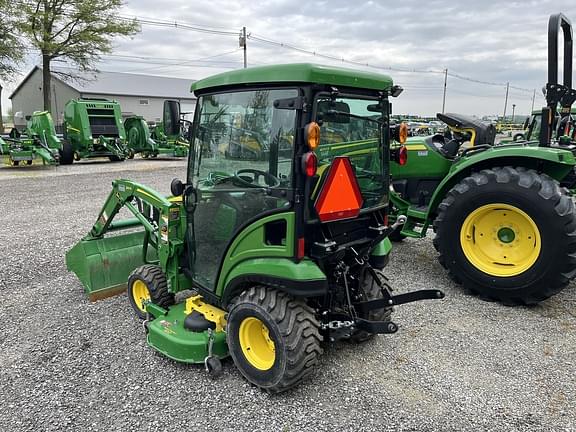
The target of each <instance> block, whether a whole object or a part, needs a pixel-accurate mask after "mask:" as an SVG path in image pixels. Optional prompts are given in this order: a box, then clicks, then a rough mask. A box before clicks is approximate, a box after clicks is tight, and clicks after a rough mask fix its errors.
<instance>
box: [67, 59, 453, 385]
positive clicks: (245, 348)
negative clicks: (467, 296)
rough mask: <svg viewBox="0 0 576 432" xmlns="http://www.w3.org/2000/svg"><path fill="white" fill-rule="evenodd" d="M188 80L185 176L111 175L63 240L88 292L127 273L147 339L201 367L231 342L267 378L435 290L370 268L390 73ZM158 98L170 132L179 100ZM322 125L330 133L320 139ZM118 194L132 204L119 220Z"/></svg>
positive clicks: (382, 189)
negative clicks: (92, 215) (150, 179)
mask: <svg viewBox="0 0 576 432" xmlns="http://www.w3.org/2000/svg"><path fill="white" fill-rule="evenodd" d="M192 90H193V91H194V94H195V96H196V97H197V98H198V103H197V106H196V111H195V115H194V121H193V124H192V125H191V127H192V130H191V132H190V133H191V135H190V136H191V143H192V146H191V152H190V155H189V160H188V169H187V174H186V180H185V182H184V183H183V182H181V181H180V180H174V181H173V182H172V184H171V191H172V195H173V196H172V197H168V198H167V197H164V196H162V195H160V194H158V193H157V192H156V191H154V190H152V189H150V188H147V187H146V186H144V185H140V184H137V183H135V182H132V181H129V180H116V181H114V182H113V186H112V192H111V193H110V195H109V197H108V200H107V201H106V203H105V205H104V207H103V208H102V210H101V212H100V214H99V216H98V218H97V221H96V223H95V224H94V226H93V227H92V230H91V231H90V232H89V234H88V235H87V236H85V237H84V238H83V239H82V240H81V241H80V242H79V243H78V244H77V245H75V246H74V247H73V248H72V249H71V250H70V251H69V252H68V253H67V255H66V262H67V266H68V269H70V270H71V271H73V272H74V273H76V275H77V276H78V278H79V279H80V281H81V282H82V284H83V285H84V287H85V291H86V293H87V294H88V295H89V296H90V298H91V299H99V298H103V297H106V296H109V295H113V294H116V293H118V292H121V291H123V290H125V289H126V287H127V291H128V300H129V303H130V305H131V307H132V308H133V309H134V311H135V312H136V314H137V315H138V316H139V317H141V318H142V319H144V320H145V328H146V331H147V341H148V344H149V345H150V346H152V347H153V348H154V349H156V350H157V351H159V352H161V353H162V354H164V355H166V356H168V357H170V358H172V359H174V360H177V361H181V362H185V363H204V364H205V366H206V368H207V369H208V370H209V371H212V372H218V371H219V370H220V367H221V366H220V359H222V358H224V357H227V356H228V355H230V356H231V357H232V359H233V360H234V363H235V365H236V366H237V368H238V369H239V371H240V372H241V373H242V375H243V376H244V377H245V378H246V379H247V380H248V381H250V382H251V383H253V384H255V385H256V386H258V387H260V388H262V389H264V390H266V391H268V392H272V393H276V392H281V391H284V390H287V389H289V388H291V387H293V386H295V385H297V384H298V383H299V382H301V381H302V380H304V379H305V378H306V377H307V376H309V374H310V373H311V371H312V369H313V367H314V366H315V365H316V364H317V363H318V359H319V356H320V355H321V354H322V352H323V343H325V342H329V341H335V340H340V339H348V340H352V341H355V342H362V341H365V340H367V339H369V338H371V337H372V336H373V335H375V334H381V333H394V332H396V331H397V329H398V326H397V325H396V324H395V323H394V322H393V321H392V319H391V313H392V307H393V306H394V305H401V304H404V303H409V302H413V301H416V300H423V299H437V298H442V297H443V294H442V292H441V291H438V290H434V289H431V290H421V291H415V292H408V293H403V294H394V293H393V292H392V288H391V287H390V285H389V283H388V280H387V279H386V277H385V276H384V273H383V270H384V267H385V265H386V261H387V255H388V252H389V251H390V243H389V241H388V239H387V236H388V234H389V233H390V232H391V231H392V230H393V229H394V226H390V225H389V224H388V216H387V213H388V194H389V186H390V184H389V178H390V176H389V173H390V171H389V159H390V157H391V156H392V157H395V154H392V155H391V153H390V143H391V142H392V141H394V140H401V141H402V140H404V139H405V135H406V128H405V126H397V127H391V126H390V123H389V120H390V107H391V104H390V98H391V97H395V96H398V95H399V94H400V92H401V88H400V87H398V86H395V85H393V83H392V80H391V79H390V78H389V77H387V76H385V75H380V74H375V73H369V72H362V71H353V70H347V69H340V68H333V67H326V66H318V65H311V64H292V65H279V66H264V67H257V68H249V69H243V70H236V71H232V72H227V73H224V74H220V75H216V76H213V77H210V78H206V79H203V80H200V81H197V82H195V83H194V84H193V85H192ZM164 112H165V119H164V124H165V125H167V129H168V130H170V131H171V132H178V127H179V126H178V125H179V122H178V118H179V115H178V112H179V105H178V103H177V102H167V106H166V109H165V110H164ZM217 113H220V114H221V115H216V114H217ZM255 113H258V114H257V115H258V117H257V118H254V115H255ZM251 125H253V126H257V127H258V128H262V127H263V126H264V127H265V128H266V130H268V135H267V136H265V137H261V138H262V139H265V140H266V142H264V145H265V146H266V148H267V149H269V150H268V151H266V152H265V153H264V156H262V154H258V155H256V154H254V153H253V152H251V151H249V149H248V148H250V146H251V145H252V144H251V142H250V140H249V139H247V138H248V137H250V136H252V134H250V133H249V132H250V131H249V130H247V129H249V128H250V127H251ZM333 125H339V126H340V129H344V130H345V136H346V138H345V141H342V140H341V139H338V140H334V141H330V140H326V139H325V138H323V136H324V133H325V132H326V130H327V129H328V128H329V127H331V126H333ZM231 131H233V132H234V133H230V132H231ZM240 132H243V133H240ZM286 137H292V138H291V139H287V138H286ZM287 143H289V148H287V146H288V144H287ZM231 149H235V151H231ZM250 155H252V156H250ZM121 209H125V210H126V212H127V213H129V214H130V215H131V216H130V217H128V218H125V219H120V216H119V212H120V210H121ZM187 290H192V291H191V292H187V293H183V294H182V296H183V297H181V296H178V297H176V294H178V293H182V292H184V291H187ZM177 299H178V300H177Z"/></svg>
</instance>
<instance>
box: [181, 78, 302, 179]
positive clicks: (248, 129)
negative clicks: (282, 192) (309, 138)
mask: <svg viewBox="0 0 576 432" xmlns="http://www.w3.org/2000/svg"><path fill="white" fill-rule="evenodd" d="M296 96H298V91H297V90H296V89H282V90H255V91H245V92H233V93H222V94H215V95H208V96H202V97H200V99H199V100H198V107H197V110H196V119H195V131H194V140H193V154H192V157H191V158H190V159H189V164H190V167H189V170H188V172H189V176H191V175H196V181H200V182H203V181H206V180H208V179H209V178H213V177H214V176H220V177H231V176H233V175H234V174H235V173H237V172H238V170H243V169H257V170H260V171H264V172H266V173H269V174H270V175H271V176H273V177H276V178H278V179H279V182H280V183H281V185H282V186H288V185H290V182H291V174H292V172H291V168H292V151H293V141H294V128H295V123H296V120H295V119H296V113H295V111H294V110H279V109H276V108H274V106H273V104H274V101H275V100H277V99H284V98H290V97H296ZM190 180H192V179H191V178H189V179H188V181H189V182H190ZM259 180H261V181H260V186H262V187H266V186H271V184H270V180H271V178H268V181H264V180H265V179H264V176H260V178H259Z"/></svg>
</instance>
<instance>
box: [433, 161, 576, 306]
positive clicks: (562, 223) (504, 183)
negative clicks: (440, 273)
mask: <svg viewBox="0 0 576 432" xmlns="http://www.w3.org/2000/svg"><path fill="white" fill-rule="evenodd" d="M434 229H435V231H436V237H435V239H434V246H435V247H436V250H437V251H438V252H439V253H440V255H439V258H438V259H439V261H440V263H441V264H442V265H443V266H444V267H445V268H446V269H447V270H448V273H449V275H450V276H451V278H452V279H453V280H454V281H456V282H458V283H461V284H462V285H463V286H464V287H465V288H467V289H468V290H469V291H471V292H472V293H474V294H477V295H479V296H480V297H481V298H483V299H485V300H491V301H493V300H497V301H500V302H502V303H504V304H506V305H517V304H525V305H530V304H536V303H538V302H540V301H542V300H545V299H547V298H548V297H550V296H553V295H554V294H557V293H558V292H560V291H561V290H562V289H563V288H564V287H565V286H566V285H567V284H568V283H569V282H570V280H571V279H572V278H573V277H574V276H575V275H576V211H575V208H574V203H573V202H572V198H571V197H570V196H569V195H568V194H567V193H566V191H565V190H564V189H563V188H560V187H559V185H558V182H557V181H555V180H553V179H552V178H550V177H548V176H547V175H546V174H539V173H537V172H536V171H534V170H528V169H525V168H513V167H496V168H492V169H486V170H482V171H480V172H477V173H473V174H472V175H470V176H469V177H466V178H464V179H463V180H462V181H460V183H458V184H456V185H455V186H454V187H453V188H452V189H451V190H450V191H449V192H448V194H447V195H446V197H445V198H444V200H443V201H442V203H441V204H440V206H439V207H438V215H437V217H436V220H435V221H434Z"/></svg>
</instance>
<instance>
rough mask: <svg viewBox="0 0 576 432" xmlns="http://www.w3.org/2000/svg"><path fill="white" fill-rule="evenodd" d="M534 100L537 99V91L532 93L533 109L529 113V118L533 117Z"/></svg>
mask: <svg viewBox="0 0 576 432" xmlns="http://www.w3.org/2000/svg"><path fill="white" fill-rule="evenodd" d="M534 99H536V89H534V93H532V108H531V109H530V112H529V113H528V115H529V116H531V115H532V111H534Z"/></svg>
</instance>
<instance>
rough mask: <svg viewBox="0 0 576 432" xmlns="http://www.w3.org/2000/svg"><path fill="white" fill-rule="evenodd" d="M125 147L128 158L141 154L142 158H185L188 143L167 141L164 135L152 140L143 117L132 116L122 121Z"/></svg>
mask: <svg viewBox="0 0 576 432" xmlns="http://www.w3.org/2000/svg"><path fill="white" fill-rule="evenodd" d="M124 129H125V130H126V136H127V146H128V151H129V153H130V156H133V155H134V154H137V153H141V154H142V156H143V157H145V158H147V157H156V156H159V155H165V156H173V157H185V156H187V155H188V147H189V145H188V143H185V142H184V141H183V140H169V139H167V138H166V136H165V135H163V136H159V137H158V138H157V139H154V138H152V135H151V133H150V128H149V127H148V123H146V120H144V117H141V116H133V117H128V118H127V119H126V120H124Z"/></svg>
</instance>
